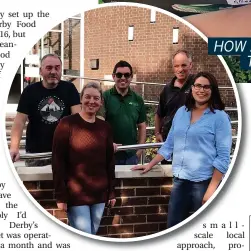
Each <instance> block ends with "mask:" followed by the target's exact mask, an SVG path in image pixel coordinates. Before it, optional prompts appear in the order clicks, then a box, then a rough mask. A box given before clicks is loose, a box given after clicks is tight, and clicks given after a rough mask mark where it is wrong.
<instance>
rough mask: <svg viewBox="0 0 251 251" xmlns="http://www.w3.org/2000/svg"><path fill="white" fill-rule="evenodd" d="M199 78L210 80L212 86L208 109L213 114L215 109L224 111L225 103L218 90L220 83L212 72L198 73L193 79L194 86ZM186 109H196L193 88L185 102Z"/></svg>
mask: <svg viewBox="0 0 251 251" xmlns="http://www.w3.org/2000/svg"><path fill="white" fill-rule="evenodd" d="M199 77H204V78H206V79H208V81H209V83H210V85H211V97H210V99H209V100H208V107H209V108H210V110H211V111H212V112H214V110H215V109H217V110H224V109H225V104H224V103H223V101H222V99H221V96H220V91H219V88H218V83H217V80H216V78H215V76H214V75H213V74H211V73H210V72H203V71H202V72H199V73H197V74H196V75H195V76H194V78H193V85H194V83H195V82H196V79H198V78H199ZM185 106H186V109H187V110H188V111H190V110H191V109H193V108H194V107H195V100H194V98H193V95H192V88H191V90H190V92H189V94H188V96H187V99H186V102H185Z"/></svg>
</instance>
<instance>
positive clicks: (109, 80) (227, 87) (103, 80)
mask: <svg viewBox="0 0 251 251" xmlns="http://www.w3.org/2000/svg"><path fill="white" fill-rule="evenodd" d="M62 77H63V78H77V79H86V80H94V81H102V82H115V81H114V80H113V79H102V78H90V77H81V76H76V75H63V76H62ZM131 83H132V84H142V85H160V86H165V85H166V84H164V83H163V84H162V83H154V82H140V81H131ZM218 88H219V89H233V87H232V86H219V87H218Z"/></svg>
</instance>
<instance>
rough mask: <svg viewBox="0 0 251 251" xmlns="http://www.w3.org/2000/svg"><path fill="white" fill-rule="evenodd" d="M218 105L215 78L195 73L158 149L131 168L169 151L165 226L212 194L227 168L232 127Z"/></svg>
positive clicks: (163, 156)
mask: <svg viewBox="0 0 251 251" xmlns="http://www.w3.org/2000/svg"><path fill="white" fill-rule="evenodd" d="M224 108H225V105H224V103H223V102H222V100H221V97H220V92H219V89H218V84H217V80H216V78H215V77H214V76H213V75H212V74H211V73H208V72H200V73H198V74H197V75H196V76H195V78H194V81H193V85H192V88H191V91H190V93H189V95H188V98H187V101H186V103H185V106H182V107H181V108H180V109H179V110H178V111H177V112H176V114H175V117H174V119H173V123H172V127H171V130H170V132H169V134H168V137H167V139H166V141H165V143H164V144H163V146H162V147H161V148H160V149H159V151H158V154H157V155H156V156H155V158H154V159H153V160H152V161H151V162H150V163H148V164H146V165H140V166H135V167H133V168H132V170H143V171H142V173H146V172H148V171H149V170H150V169H151V168H152V167H153V166H154V165H156V164H157V163H159V162H160V161H162V160H163V159H166V160H169V159H170V158H171V156H172V158H173V162H172V171H173V177H174V178H173V189H172V192H171V197H170V201H169V206H168V220H167V226H168V227H172V226H174V225H176V224H178V223H180V222H181V221H183V220H184V219H186V218H187V217H188V216H189V213H190V212H194V211H196V210H198V209H199V208H200V207H201V206H202V204H203V203H205V202H206V201H207V200H208V199H209V198H210V197H211V196H212V194H213V193H214V191H215V190H216V189H217V187H218V185H219V183H220V182H221V179H222V177H223V175H224V174H225V173H226V171H227V169H228V166H229V163H230V151H231V145H232V132H231V123H230V119H229V116H228V115H227V114H226V113H225V112H224Z"/></svg>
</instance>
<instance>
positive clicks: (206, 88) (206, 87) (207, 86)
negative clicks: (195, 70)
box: [193, 84, 212, 91]
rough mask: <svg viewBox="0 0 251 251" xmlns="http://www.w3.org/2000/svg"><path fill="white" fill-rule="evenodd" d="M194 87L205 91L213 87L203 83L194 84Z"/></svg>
mask: <svg viewBox="0 0 251 251" xmlns="http://www.w3.org/2000/svg"><path fill="white" fill-rule="evenodd" d="M193 86H194V89H195V90H197V91H199V90H201V89H203V90H204V91H209V90H211V89H212V87H211V85H201V84H194V85H193Z"/></svg>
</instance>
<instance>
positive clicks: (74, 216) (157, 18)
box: [6, 3, 241, 242]
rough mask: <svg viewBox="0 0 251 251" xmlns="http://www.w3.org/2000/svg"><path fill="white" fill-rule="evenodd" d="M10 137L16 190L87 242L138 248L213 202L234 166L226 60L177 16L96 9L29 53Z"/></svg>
mask: <svg viewBox="0 0 251 251" xmlns="http://www.w3.org/2000/svg"><path fill="white" fill-rule="evenodd" d="M6 133H7V140H8V147H9V152H10V155H11V159H12V161H13V163H14V166H15V170H14V171H15V172H16V173H17V174H18V177H19V182H20V183H21V184H22V187H23V188H24V189H25V190H26V191H28V193H29V194H30V195H31V196H30V197H33V201H34V202H35V204H37V205H39V208H40V209H42V211H44V212H45V211H47V212H48V213H49V214H48V213H46V214H47V215H50V217H51V218H52V219H54V220H55V221H57V222H58V223H60V224H61V225H62V226H65V227H66V228H68V229H70V230H72V231H74V232H77V233H79V234H83V235H87V236H89V237H91V238H96V239H100V240H105V241H117V242H119V241H137V240H144V239H149V238H152V237H155V236H158V235H162V234H165V233H168V232H170V231H172V230H175V229H177V228H179V227H182V226H183V225H184V224H185V223H187V222H190V221H191V220H192V219H193V218H194V217H195V216H197V215H198V214H200V213H201V212H202V211H203V210H204V209H205V208H206V207H207V205H209V204H210V203H211V201H213V199H214V198H215V196H216V195H217V194H218V193H219V191H220V190H221V188H222V187H223V185H224V184H225V182H226V180H227V178H228V176H229V175H230V172H231V169H232V167H233V164H234V161H235V159H236V155H237V151H238V147H239V142H240V133H241V108H240V101H239V96H238V92H237V88H236V86H235V83H234V81H233V78H232V75H231V73H230V71H229V69H228V67H227V65H226V63H225V61H224V60H223V59H222V58H221V57H220V58H219V57H217V56H210V55H208V46H207V39H206V37H205V36H203V35H202V34H201V33H200V32H199V31H198V30H196V29H193V27H192V26H191V25H189V24H188V23H187V22H186V21H184V20H183V19H182V18H180V17H176V16H175V15H174V14H170V13H168V12H166V11H164V10H160V9H158V8H155V7H147V6H146V5H140V4H123V3H120V4H102V5H100V7H99V8H96V9H92V10H89V11H86V12H83V13H80V14H78V15H75V16H72V17H69V18H68V19H66V20H64V21H62V22H61V23H60V24H58V25H57V26H56V27H54V28H53V29H51V30H49V31H48V32H47V33H46V34H44V36H42V37H41V38H40V39H39V40H38V42H37V43H36V44H35V45H34V46H33V47H32V48H31V49H30V51H29V52H28V53H27V56H26V57H25V59H24V60H23V62H22V64H21V65H20V68H19V70H18V72H17V73H16V76H15V78H14V80H13V83H12V86H11V89H10V93H9V98H8V104H7V114H6ZM215 203H217V202H215Z"/></svg>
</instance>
